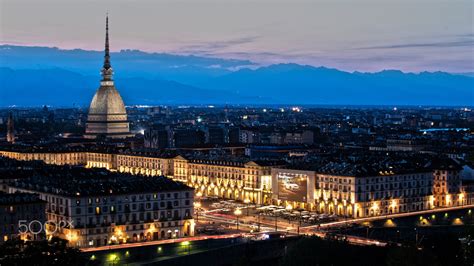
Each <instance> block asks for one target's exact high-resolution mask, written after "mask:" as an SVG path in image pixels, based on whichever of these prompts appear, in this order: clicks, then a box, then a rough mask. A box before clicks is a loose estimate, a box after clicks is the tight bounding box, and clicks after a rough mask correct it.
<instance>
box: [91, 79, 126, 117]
mask: <svg viewBox="0 0 474 266" xmlns="http://www.w3.org/2000/svg"><path fill="white" fill-rule="evenodd" d="M91 114H93V115H108V114H112V115H127V113H126V111H125V105H124V104H123V100H122V97H121V96H120V94H119V93H118V91H117V90H116V89H115V87H114V86H101V87H100V88H99V89H98V90H97V92H96V93H95V95H94V98H92V102H91V105H90V107H89V115H91Z"/></svg>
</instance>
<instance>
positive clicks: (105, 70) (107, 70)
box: [102, 14, 112, 81]
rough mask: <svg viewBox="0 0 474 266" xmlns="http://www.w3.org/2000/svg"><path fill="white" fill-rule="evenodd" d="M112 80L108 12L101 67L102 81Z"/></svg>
mask: <svg viewBox="0 0 474 266" xmlns="http://www.w3.org/2000/svg"><path fill="white" fill-rule="evenodd" d="M111 80H112V66H111V65H110V52H109V14H107V16H106V17H105V55H104V66H103V67H102V81H111Z"/></svg>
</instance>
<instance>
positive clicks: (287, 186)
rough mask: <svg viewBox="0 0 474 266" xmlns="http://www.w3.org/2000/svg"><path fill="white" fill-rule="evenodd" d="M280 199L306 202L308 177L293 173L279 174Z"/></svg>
mask: <svg viewBox="0 0 474 266" xmlns="http://www.w3.org/2000/svg"><path fill="white" fill-rule="evenodd" d="M277 178H278V199H279V200H288V201H297V202H306V200H307V193H308V185H307V183H308V176H307V175H302V174H293V173H278V174H277Z"/></svg>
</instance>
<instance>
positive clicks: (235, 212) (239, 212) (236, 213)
mask: <svg viewBox="0 0 474 266" xmlns="http://www.w3.org/2000/svg"><path fill="white" fill-rule="evenodd" d="M234 214H235V216H236V217H237V230H239V216H240V215H242V211H241V210H240V209H236V210H235V211H234Z"/></svg>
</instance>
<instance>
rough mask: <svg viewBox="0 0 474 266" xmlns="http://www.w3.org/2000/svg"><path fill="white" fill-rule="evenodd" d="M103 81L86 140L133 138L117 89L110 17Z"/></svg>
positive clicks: (107, 19) (94, 100)
mask: <svg viewBox="0 0 474 266" xmlns="http://www.w3.org/2000/svg"><path fill="white" fill-rule="evenodd" d="M101 74H102V80H101V81H100V87H99V89H98V90H97V91H96V93H95V95H94V97H93V98H92V102H91V104H90V107H89V114H88V117H87V122H86V133H85V135H84V137H85V138H97V137H99V136H103V137H106V138H126V137H130V136H132V134H131V133H130V125H129V122H128V120H127V111H126V109H125V105H124V103H123V100H122V97H121V96H120V94H119V92H118V91H117V89H116V88H115V85H114V80H113V78H112V76H113V70H112V65H111V64H110V51H109V16H108V15H107V17H106V19H105V55H104V65H103V66H102V70H101Z"/></svg>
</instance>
